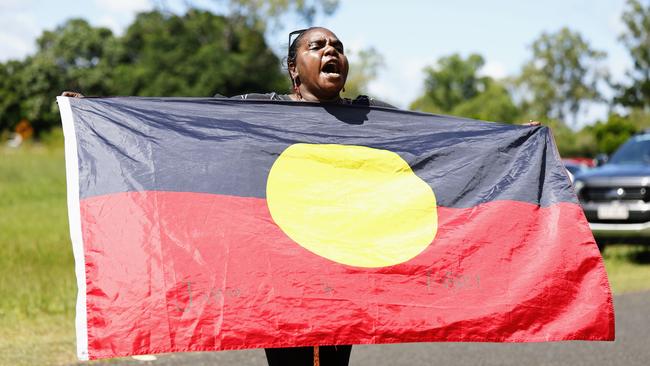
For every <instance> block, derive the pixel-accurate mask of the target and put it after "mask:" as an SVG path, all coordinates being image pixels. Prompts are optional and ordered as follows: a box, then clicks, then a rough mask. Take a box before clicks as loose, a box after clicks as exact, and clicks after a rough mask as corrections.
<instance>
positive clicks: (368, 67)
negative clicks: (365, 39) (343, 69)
mask: <svg viewBox="0 0 650 366" xmlns="http://www.w3.org/2000/svg"><path fill="white" fill-rule="evenodd" d="M348 57H350V58H354V59H355V61H354V62H351V63H350V72H349V75H348V79H347V81H346V83H345V92H344V93H343V96H344V97H348V98H356V97H357V96H358V95H362V94H363V95H365V94H368V84H370V83H371V82H372V81H373V80H375V79H376V78H377V74H378V72H379V69H380V68H382V67H383V66H384V57H383V56H382V55H381V54H380V53H379V52H378V51H377V50H376V49H375V48H372V47H371V48H367V49H362V50H361V51H359V52H357V53H356V54H354V53H352V55H348Z"/></svg>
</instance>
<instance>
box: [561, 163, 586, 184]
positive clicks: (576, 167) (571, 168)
mask: <svg viewBox="0 0 650 366" xmlns="http://www.w3.org/2000/svg"><path fill="white" fill-rule="evenodd" d="M562 163H564V168H566V170H567V172H569V178H570V179H571V182H573V181H574V179H575V176H576V174H578V173H581V172H583V171H585V170H587V169H589V166H588V165H586V164H583V163H581V162H576V161H575V160H574V159H562Z"/></svg>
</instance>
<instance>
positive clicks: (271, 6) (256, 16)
mask: <svg viewBox="0 0 650 366" xmlns="http://www.w3.org/2000/svg"><path fill="white" fill-rule="evenodd" d="M213 2H214V3H216V4H218V5H221V6H223V7H225V9H226V13H227V15H228V17H230V18H231V19H234V20H238V21H240V22H244V23H246V24H247V25H248V26H249V27H254V28H256V29H257V30H261V31H264V30H266V29H267V28H269V27H270V28H272V29H276V28H278V27H279V26H280V25H281V24H282V18H283V17H284V16H286V15H287V14H297V15H298V16H299V17H300V18H301V19H302V20H303V21H304V22H305V23H306V24H309V25H311V24H313V22H314V20H315V18H316V16H317V15H318V14H324V15H331V14H333V13H334V12H335V11H336V9H338V6H339V0H213ZM190 3H191V1H190ZM197 5H198V4H197Z"/></svg>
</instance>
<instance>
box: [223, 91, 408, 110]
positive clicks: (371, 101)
mask: <svg viewBox="0 0 650 366" xmlns="http://www.w3.org/2000/svg"><path fill="white" fill-rule="evenodd" d="M214 97H215V98H224V96H223V95H220V94H216V95H215V96H214ZM231 98H232V99H252V100H285V101H287V100H293V99H291V96H289V94H278V93H275V92H273V93H249V94H242V95H235V96H234V97H231ZM339 103H340V104H353V105H367V106H371V107H384V108H395V109H397V107H395V106H393V105H390V104H388V103H386V102H382V101H380V100H377V99H375V98H370V97H368V96H367V95H359V96H358V97H356V98H355V99H350V98H341V99H340V100H339Z"/></svg>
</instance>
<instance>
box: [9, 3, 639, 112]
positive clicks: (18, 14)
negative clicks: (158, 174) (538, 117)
mask: <svg viewBox="0 0 650 366" xmlns="http://www.w3.org/2000/svg"><path fill="white" fill-rule="evenodd" d="M186 2H187V0H167V1H160V0H159V1H153V0H70V1H65V0H60V1H36V0H0V62H2V61H6V60H7V59H20V58H23V57H25V56H26V55H28V54H30V53H33V52H34V51H35V40H36V38H37V37H38V36H39V35H40V34H41V32H42V31H43V30H53V29H54V28H55V27H56V26H57V25H60V24H62V23H63V22H64V21H65V20H67V19H69V18H72V17H82V18H85V19H87V20H88V21H89V22H90V23H91V24H92V25H94V26H107V27H109V28H111V29H112V30H113V31H114V32H115V33H117V34H121V33H122V32H123V31H124V29H125V27H126V26H128V24H129V23H131V22H132V21H133V18H134V16H135V14H136V13H137V12H139V11H146V10H149V9H152V8H153V7H154V3H165V4H167V6H168V7H169V8H170V9H171V10H173V11H176V12H179V11H182V10H183V9H184V8H185V5H184V4H185V3H186ZM217 2H218V1H217V0H214V1H209V0H195V1H194V3H197V4H199V5H200V4H206V5H207V6H212V7H213V8H215V7H214V6H213V5H212V4H214V3H217ZM624 5H625V0H545V1H515V0H490V1H484V0H456V1H453V2H452V1H443V0H429V1H416V0H403V1H399V2H396V1H384V0H374V1H368V0H355V1H353V0H341V4H340V7H339V9H338V10H337V12H336V13H335V14H334V15H332V16H331V17H326V18H323V17H319V18H317V24H316V25H322V26H325V27H328V28H330V29H331V30H333V31H334V32H335V33H336V34H337V36H338V37H339V38H340V39H341V40H342V41H343V43H344V44H345V46H346V52H351V58H352V61H354V51H355V50H360V49H363V48H368V47H374V48H375V49H376V50H377V51H379V53H380V54H381V55H382V56H383V57H384V61H385V65H384V67H382V68H381V69H380V70H379V75H378V78H377V80H375V81H374V82H372V83H371V84H370V85H369V90H368V93H369V94H370V95H372V96H375V97H377V98H380V99H383V100H385V101H387V102H390V103H393V104H395V105H397V106H399V107H408V105H409V104H410V103H411V102H412V101H413V100H414V99H416V98H417V97H418V96H419V95H421V94H422V92H423V87H424V85H423V80H424V74H423V72H422V69H423V68H424V67H425V66H427V65H434V64H435V61H436V60H437V59H438V58H440V57H442V56H447V55H451V54H453V53H459V54H461V55H462V56H464V57H465V56H467V55H469V54H471V53H478V54H480V55H482V56H483V57H484V58H485V60H486V65H485V66H484V68H483V70H482V73H483V74H485V75H489V76H492V77H495V78H502V77H506V76H509V75H516V74H518V73H519V71H520V70H521V67H522V65H523V64H524V63H525V62H526V61H527V60H528V59H529V58H530V57H531V50H530V45H531V44H532V42H533V41H534V40H535V39H536V38H537V37H539V36H540V34H541V33H542V32H555V31H558V30H559V29H561V28H562V27H569V28H570V29H572V30H574V31H578V32H580V33H581V34H582V35H583V37H584V38H585V39H586V40H587V41H588V42H589V43H590V45H591V46H592V47H593V48H595V49H598V50H602V51H605V52H607V55H608V56H607V58H606V60H605V61H604V65H605V66H606V67H607V68H608V69H609V72H610V73H611V75H612V78H613V80H615V81H625V70H626V69H629V68H631V65H632V62H631V60H630V58H629V56H628V53H627V51H626V50H625V49H624V48H623V46H622V44H621V43H620V42H619V41H618V37H619V35H620V34H621V32H622V31H623V30H624V26H623V24H622V22H621V20H620V15H621V12H622V10H623V9H624ZM304 27H305V24H304V23H302V22H301V21H300V20H299V18H298V17H295V16H288V17H285V19H284V20H283V22H282V24H281V26H280V27H279V29H277V30H273V31H269V32H268V34H267V41H268V43H269V45H270V46H271V47H272V48H273V49H274V50H275V51H276V53H278V54H279V55H281V56H283V55H285V53H286V38H287V33H288V32H289V31H291V30H294V29H299V28H304ZM215 92H217V91H215ZM605 92H608V91H606V90H605ZM610 93H611V91H610ZM606 113H607V109H606V107H605V106H604V105H590V106H589V107H588V108H587V110H586V111H585V112H584V113H583V115H581V116H580V124H585V123H592V122H594V121H596V120H598V119H603V118H605V116H606Z"/></svg>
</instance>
